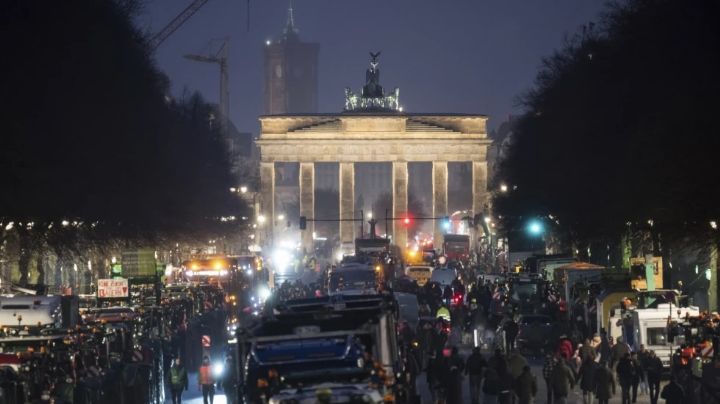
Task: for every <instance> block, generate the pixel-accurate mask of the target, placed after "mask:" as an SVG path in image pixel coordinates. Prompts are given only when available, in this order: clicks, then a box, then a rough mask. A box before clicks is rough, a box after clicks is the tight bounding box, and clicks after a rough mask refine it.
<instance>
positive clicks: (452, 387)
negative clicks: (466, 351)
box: [444, 346, 465, 404]
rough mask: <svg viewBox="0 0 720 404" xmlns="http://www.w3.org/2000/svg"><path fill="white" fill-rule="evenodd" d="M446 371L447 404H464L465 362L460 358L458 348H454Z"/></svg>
mask: <svg viewBox="0 0 720 404" xmlns="http://www.w3.org/2000/svg"><path fill="white" fill-rule="evenodd" d="M446 364H447V365H446V371H445V377H444V384H445V394H446V397H447V401H446V403H447V404H461V403H462V381H463V370H464V369H465V361H463V358H462V357H461V356H460V353H459V352H458V348H457V347H456V346H454V347H452V350H451V353H450V357H448V358H447V361H446Z"/></svg>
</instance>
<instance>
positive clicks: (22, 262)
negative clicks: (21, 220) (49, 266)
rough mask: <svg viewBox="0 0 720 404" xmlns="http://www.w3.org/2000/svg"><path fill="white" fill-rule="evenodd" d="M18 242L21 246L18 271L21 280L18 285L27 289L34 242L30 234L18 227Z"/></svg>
mask: <svg viewBox="0 0 720 404" xmlns="http://www.w3.org/2000/svg"><path fill="white" fill-rule="evenodd" d="M17 229H18V239H19V240H18V241H19V244H20V251H19V257H18V270H19V271H20V280H19V281H18V283H19V284H20V286H22V287H25V286H27V284H28V272H29V271H30V259H31V258H32V248H31V247H32V242H31V240H30V234H29V233H28V231H27V230H26V229H25V228H24V227H23V226H20V225H18V226H17Z"/></svg>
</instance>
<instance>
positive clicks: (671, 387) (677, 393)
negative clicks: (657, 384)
mask: <svg viewBox="0 0 720 404" xmlns="http://www.w3.org/2000/svg"><path fill="white" fill-rule="evenodd" d="M660 397H662V398H664V399H665V404H682V403H683V400H685V390H683V388H682V386H681V385H680V383H678V380H677V377H676V376H673V378H672V379H671V380H670V383H668V384H667V385H666V386H665V387H664V388H663V390H662V393H661V394H660Z"/></svg>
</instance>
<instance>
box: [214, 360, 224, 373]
mask: <svg viewBox="0 0 720 404" xmlns="http://www.w3.org/2000/svg"><path fill="white" fill-rule="evenodd" d="M224 371H225V365H223V364H222V363H220V362H218V363H216V364H214V365H213V367H212V372H213V376H215V377H220V376H222V374H223V372H224Z"/></svg>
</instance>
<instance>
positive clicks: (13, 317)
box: [0, 295, 80, 334]
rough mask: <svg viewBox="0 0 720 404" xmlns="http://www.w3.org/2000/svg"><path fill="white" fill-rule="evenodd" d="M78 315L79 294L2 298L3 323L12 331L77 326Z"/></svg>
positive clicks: (0, 303)
mask: <svg viewBox="0 0 720 404" xmlns="http://www.w3.org/2000/svg"><path fill="white" fill-rule="evenodd" d="M79 317H80V309H79V303H78V298H77V296H32V295H31V296H17V295H16V296H4V297H0V324H2V326H3V327H5V328H8V329H9V330H10V332H11V333H13V334H20V333H34V334H37V333H39V332H40V331H41V330H43V329H47V328H64V329H68V328H74V327H75V326H76V325H77V324H78V320H79ZM26 328H27V330H26Z"/></svg>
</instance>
